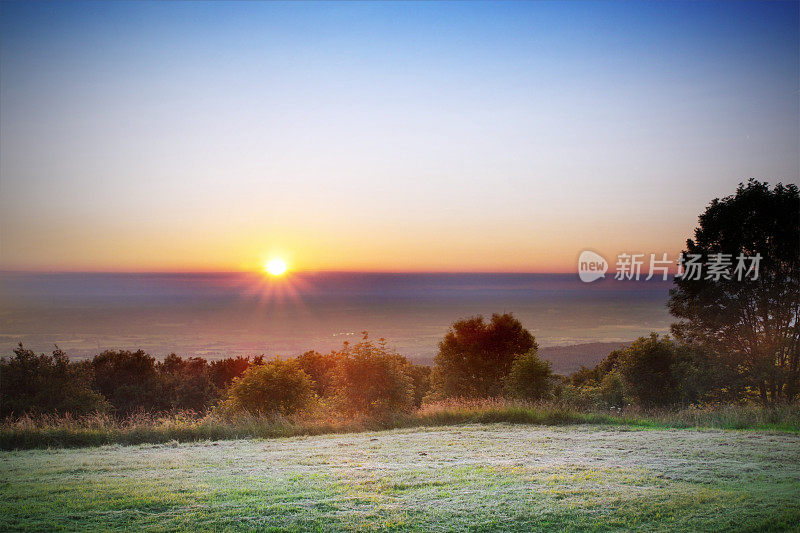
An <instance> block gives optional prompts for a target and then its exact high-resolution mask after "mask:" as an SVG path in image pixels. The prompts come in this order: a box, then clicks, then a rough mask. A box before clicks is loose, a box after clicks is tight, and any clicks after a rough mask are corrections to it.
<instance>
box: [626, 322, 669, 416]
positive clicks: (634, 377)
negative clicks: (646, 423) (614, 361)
mask: <svg viewBox="0 0 800 533" xmlns="http://www.w3.org/2000/svg"><path fill="white" fill-rule="evenodd" d="M676 360H677V357H676V346H675V343H674V342H672V340H670V338H669V337H667V336H665V337H659V336H658V335H656V334H655V333H652V334H651V335H650V336H649V337H640V338H639V339H637V340H636V341H634V343H633V344H631V345H630V346H629V347H628V348H626V349H625V350H623V352H622V355H621V357H620V361H619V371H620V374H621V375H622V379H623V380H624V382H625V390H626V391H628V393H629V394H630V396H631V397H632V398H633V400H634V401H635V402H636V403H637V404H638V405H641V406H642V407H658V406H664V405H670V404H673V403H676V402H677V401H678V400H679V398H678V380H677V379H676V378H677V376H676V375H675V373H674V365H675V362H676Z"/></svg>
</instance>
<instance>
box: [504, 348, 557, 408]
mask: <svg viewBox="0 0 800 533" xmlns="http://www.w3.org/2000/svg"><path fill="white" fill-rule="evenodd" d="M553 385H554V377H553V370H552V368H551V366H550V361H543V360H542V359H540V358H539V356H538V354H537V353H536V350H528V351H527V352H526V353H524V354H522V355H518V356H517V357H516V358H515V359H514V363H513V364H512V365H511V370H510V372H509V374H508V377H507V378H506V381H505V387H506V392H507V393H508V394H509V395H510V396H511V397H512V398H518V399H520V400H541V399H544V398H547V397H549V396H550V394H551V392H552V390H553Z"/></svg>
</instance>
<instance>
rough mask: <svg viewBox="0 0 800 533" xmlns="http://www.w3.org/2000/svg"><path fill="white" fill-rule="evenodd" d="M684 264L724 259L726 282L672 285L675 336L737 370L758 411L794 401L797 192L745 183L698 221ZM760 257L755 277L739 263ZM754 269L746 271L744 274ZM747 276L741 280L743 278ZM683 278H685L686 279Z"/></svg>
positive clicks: (799, 281) (799, 335)
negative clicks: (727, 264) (692, 259)
mask: <svg viewBox="0 0 800 533" xmlns="http://www.w3.org/2000/svg"><path fill="white" fill-rule="evenodd" d="M699 222H700V225H699V227H697V228H696V229H695V232H694V239H689V240H687V241H686V250H685V251H684V256H685V257H688V256H689V254H698V255H699V256H700V260H701V262H702V263H703V264H706V265H707V264H708V263H709V261H711V262H719V261H718V260H719V259H720V256H717V255H715V254H730V256H729V257H728V256H723V259H726V260H727V259H730V261H731V263H732V264H731V268H730V275H729V276H716V275H709V274H710V273H709V272H708V271H706V272H702V275H700V276H699V279H693V278H695V277H697V276H695V275H691V276H689V275H687V276H684V277H682V278H678V277H676V279H675V288H674V289H672V290H671V291H670V300H669V310H670V312H671V313H672V314H673V315H674V316H676V317H677V318H679V319H681V320H680V321H679V322H678V323H676V324H673V326H672V331H673V333H674V335H675V336H676V337H677V338H678V339H680V340H682V341H684V342H689V343H698V344H702V345H704V346H705V347H707V348H710V349H711V350H712V351H713V352H714V353H716V354H717V355H718V357H721V358H723V359H724V360H725V361H726V362H728V363H729V364H730V365H731V366H732V367H734V368H736V369H737V371H738V372H739V374H740V375H741V377H742V378H744V379H745V380H746V382H747V383H748V384H749V387H750V388H751V389H752V390H753V391H754V392H756V393H757V395H758V397H759V398H760V399H761V400H762V401H763V402H764V403H774V402H779V401H783V400H792V399H794V398H796V397H797V396H798V392H800V391H799V390H798V386H799V385H800V364H799V363H800V361H798V357H799V355H800V354H799V351H798V348H799V346H798V343H799V342H800V322H798V319H799V318H800V197H799V196H798V188H797V186H796V185H782V184H778V185H777V186H775V187H774V188H772V189H770V187H769V185H768V184H767V183H762V182H759V181H755V180H750V181H749V182H748V183H747V184H746V185H745V184H739V187H738V188H737V190H736V194H734V195H732V196H728V197H725V198H722V199H719V198H717V199H715V200H714V201H713V202H711V204H710V205H709V206H708V207H707V208H706V210H705V212H704V213H703V214H701V215H700V219H699ZM740 255H742V256H746V257H756V256H760V261H759V263H758V275H757V278H755V279H753V277H754V272H750V273H749V274H748V275H744V276H741V277H742V278H743V279H738V278H739V277H740V276H739V275H738V273H736V267H737V266H738V260H737V258H738V257H739V256H740ZM750 266H754V265H753V264H752V262H751V263H748V264H747V267H748V268H749V267H750ZM745 273H746V272H745ZM687 274H688V271H687Z"/></svg>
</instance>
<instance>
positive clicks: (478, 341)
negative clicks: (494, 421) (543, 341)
mask: <svg viewBox="0 0 800 533" xmlns="http://www.w3.org/2000/svg"><path fill="white" fill-rule="evenodd" d="M537 348H538V345H537V344H536V339H534V337H533V335H531V333H530V332H529V331H528V330H526V329H525V328H524V327H522V324H521V323H520V321H519V320H517V319H516V318H514V316H513V315H511V314H510V313H506V314H502V315H500V314H493V315H492V318H491V320H490V321H489V322H488V323H487V322H486V321H484V319H483V317H482V316H477V317H473V318H468V319H465V320H459V321H458V322H456V323H454V324H453V325H452V326H451V327H450V330H449V331H448V332H447V335H445V337H444V339H443V340H442V341H441V342H440V343H439V352H438V354H437V355H436V358H435V359H434V363H435V366H434V370H433V374H432V376H431V382H432V386H433V387H434V389H435V390H434V392H435V394H436V396H439V397H472V398H481V397H484V398H485V397H490V396H500V395H502V393H503V384H504V381H505V378H506V376H508V373H509V372H510V371H511V365H512V363H513V361H514V357H515V356H517V355H520V354H524V353H526V352H528V351H529V350H532V349H533V350H535V349H537Z"/></svg>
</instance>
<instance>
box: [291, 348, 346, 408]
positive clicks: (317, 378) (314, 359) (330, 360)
mask: <svg viewBox="0 0 800 533" xmlns="http://www.w3.org/2000/svg"><path fill="white" fill-rule="evenodd" d="M295 361H297V364H298V365H299V366H300V368H302V369H303V371H304V372H305V373H306V374H308V375H309V376H310V377H311V380H312V381H313V382H314V392H315V393H316V394H317V396H320V397H322V398H327V397H329V396H332V395H333V394H334V392H335V390H334V388H335V387H334V381H335V378H336V376H335V370H336V363H337V356H336V354H335V353H330V354H325V355H323V354H321V353H319V352H315V351H313V350H311V351H308V352H305V353H304V354H302V355H298V356H297V357H296V358H295Z"/></svg>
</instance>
